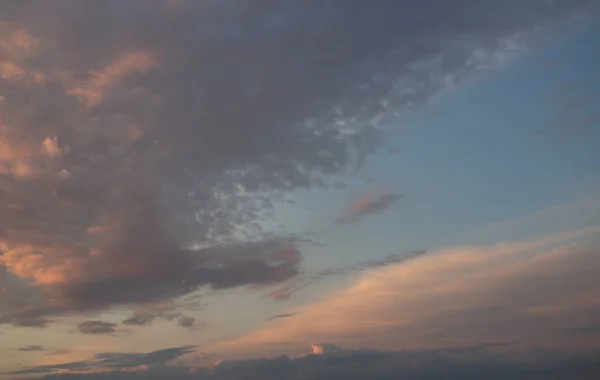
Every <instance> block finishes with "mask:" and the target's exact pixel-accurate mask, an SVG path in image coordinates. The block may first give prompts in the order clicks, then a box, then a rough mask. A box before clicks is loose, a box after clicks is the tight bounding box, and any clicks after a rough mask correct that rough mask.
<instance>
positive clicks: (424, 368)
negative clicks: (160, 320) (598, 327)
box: [19, 345, 600, 380]
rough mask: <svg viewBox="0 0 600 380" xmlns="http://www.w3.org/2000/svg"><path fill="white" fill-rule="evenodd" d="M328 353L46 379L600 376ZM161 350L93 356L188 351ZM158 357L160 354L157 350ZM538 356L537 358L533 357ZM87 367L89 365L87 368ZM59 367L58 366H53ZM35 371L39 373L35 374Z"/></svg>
mask: <svg viewBox="0 0 600 380" xmlns="http://www.w3.org/2000/svg"><path fill="white" fill-rule="evenodd" d="M329 346H330V348H329V349H328V350H324V351H323V352H321V353H319V354H308V355H304V356H300V357H296V358H293V357H289V356H286V355H282V356H278V357H274V358H268V359H267V358H260V359H252V360H245V361H242V360H231V361H225V362H221V363H220V364H218V365H217V366H216V367H214V368H212V369H209V368H200V369H198V370H196V371H193V372H192V373H190V371H189V370H187V369H186V368H181V367H174V366H171V367H168V366H162V367H155V368H154V369H150V370H148V371H144V372H124V371H118V372H117V371H114V372H108V373H92V374H81V375H77V374H61V375H58V374H57V375H46V376H43V377H42V379H47V380H63V379H64V380H67V379H68V380H99V379H114V380H121V379H123V380H129V379H139V378H144V379H159V378H171V377H173V378H177V379H182V380H187V379H190V380H191V379H207V380H208V379H213V380H221V379H223V380H224V379H261V380H269V379H291V380H294V379H305V380H321V379H323V380H325V379H353V380H366V379H375V380H388V379H401V378H407V379H422V380H441V379H480V378H486V379H498V380H500V379H524V380H545V379H548V378H552V379H557V380H572V379H577V380H594V379H596V378H597V375H598V374H599V373H600V361H598V357H594V356H588V357H573V356H571V355H565V354H558V355H557V354H553V353H548V352H543V355H542V356H541V357H540V356H539V354H538V355H537V356H538V357H537V358H532V356H531V355H527V356H526V357H525V358H521V359H511V358H507V357H505V356H503V355H501V354H498V353H494V351H493V350H491V349H490V347H486V346H476V347H469V348H466V349H455V348H449V349H441V350H432V351H408V350H406V351H399V352H386V351H377V350H368V349H359V350H344V349H341V348H339V347H335V346H333V345H329ZM166 351H167V350H163V352H160V355H159V354H157V355H155V357H152V358H151V357H150V355H151V354H142V355H138V354H101V355H98V356H97V357H96V360H97V362H96V363H97V365H98V367H96V368H103V369H106V368H108V369H110V368H115V367H121V368H124V369H127V368H134V367H137V366H139V365H140V364H141V363H143V364H149V363H154V362H159V363H165V362H166V361H167V360H165V359H167V358H170V359H173V358H176V357H178V356H180V355H181V354H182V353H188V352H189V349H187V348H183V349H172V351H170V352H168V353H167V352H166ZM157 353H158V352H157ZM534 356H536V355H534ZM90 363H93V362H91V361H90V362H77V363H70V364H63V365H60V366H55V367H52V366H47V367H36V368H31V369H29V371H30V372H25V371H27V370H24V371H21V372H19V373H51V372H52V371H57V370H58V369H71V368H76V369H81V368H88V369H90V368H93V367H91V366H90ZM86 365H87V366H88V367H86ZM57 367H60V368H57ZM36 370H38V372H35V371H36Z"/></svg>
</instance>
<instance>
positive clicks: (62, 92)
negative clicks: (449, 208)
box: [0, 0, 597, 327]
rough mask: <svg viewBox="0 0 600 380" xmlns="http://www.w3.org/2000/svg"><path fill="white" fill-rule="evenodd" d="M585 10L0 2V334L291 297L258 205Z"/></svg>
mask: <svg viewBox="0 0 600 380" xmlns="http://www.w3.org/2000/svg"><path fill="white" fill-rule="evenodd" d="M517 4H518V5H519V6H518V7H515V5H517ZM596 8H597V2H595V1H592V0H589V1H585V0H578V1H570V2H548V1H545V0H534V1H531V2H528V3H527V5H523V4H522V3H521V2H511V1H508V2H497V1H484V2H482V1H479V0H460V1H453V2H447V1H441V0H428V1H425V2H423V1H414V0H404V1H395V0H394V1H392V0H389V1H388V0H384V1H380V2H377V4H371V3H369V4H367V2H365V1H362V0H350V1H349V0H343V1H332V2H327V3H323V4H313V3H306V2H305V1H299V0H286V1H279V0H267V1H260V2H248V1H202V2H198V1H185V0H182V1H168V2H167V1H165V2H159V1H141V0H124V1H109V2H102V4H100V3H99V2H89V1H75V0H67V1H47V2H31V1H20V0H7V1H2V2H1V4H0V115H1V119H0V265H1V266H2V268H1V269H2V272H0V276H2V277H5V276H7V277H10V278H11V281H14V280H17V282H18V284H13V285H11V293H12V294H16V293H15V292H17V289H19V291H20V290H23V292H24V294H25V293H26V296H24V297H17V299H11V300H10V302H8V301H2V303H1V304H0V307H1V308H2V309H1V310H0V312H2V315H0V323H10V324H12V325H17V326H38V327H39V326H44V325H46V324H47V323H48V322H49V320H50V319H52V317H53V316H55V315H60V314H65V313H76V312H82V311H86V312H87V311H90V310H100V309H107V308H110V307H113V306H117V305H132V304H139V303H147V302H152V301H159V300H165V299H171V298H173V297H177V296H180V295H183V294H186V293H189V292H192V291H194V290H197V289H198V288H199V287H205V286H206V287H213V288H231V287H238V286H245V285H260V284H273V283H278V282H284V281H287V280H289V279H290V278H292V277H294V276H295V275H296V274H297V273H298V267H299V265H300V262H301V252H300V248H301V247H299V246H298V244H297V242H295V241H292V240H290V239H288V238H287V237H283V236H273V235H272V234H269V233H268V232H269V231H265V230H264V229H263V227H262V226H263V223H262V222H263V221H265V220H267V219H269V218H270V217H271V206H270V205H272V204H273V203H276V201H277V200H279V199H283V197H284V196H285V195H286V194H287V192H289V191H293V190H296V189H306V188H313V187H318V186H328V181H329V177H328V176H329V175H332V174H343V173H346V172H347V170H348V169H351V168H356V167H360V165H361V164H362V162H363V161H364V160H365V158H366V157H367V156H368V155H369V154H370V153H372V152H373V151H374V150H375V149H376V148H377V147H378V146H380V145H381V143H382V141H383V134H382V130H381V126H382V125H384V124H385V123H387V122H389V121H390V120H392V118H393V117H394V115H396V114H398V113H401V112H403V111H404V110H408V109H411V108H414V107H415V106H418V105H420V104H422V103H423V102H426V101H427V100H428V99H431V97H433V96H435V95H436V94H437V93H439V92H440V91H442V90H447V89H451V88H453V87H455V86H456V85H458V84H460V83H462V82H463V81H464V80H465V79H467V78H469V77H470V76H471V74H472V73H474V72H477V71H478V70H481V69H486V68H490V67H492V68H493V67H495V66H497V65H498V64H502V63H503V62H506V61H507V60H509V59H510V58H511V57H512V56H513V55H514V54H515V52H518V51H519V50H520V49H521V48H523V47H524V46H526V45H527V44H528V43H529V42H531V41H535V38H534V37H536V36H540V35H541V34H543V33H542V32H544V31H547V30H548V28H549V27H551V26H554V25H558V24H560V23H559V22H560V21H562V20H566V19H568V18H570V17H571V16H573V15H575V14H579V13H585V12H586V11H588V12H589V11H595V10H596ZM557 23H558V24H557ZM547 27H548V28H547ZM534 32H535V33H534ZM536 33H537V34H536ZM540 33H541V34H540ZM394 200H395V198H394V197H393V196H391V195H388V196H386V197H383V198H382V199H379V200H378V201H375V202H371V203H369V204H365V205H363V206H361V208H360V210H358V211H357V212H358V214H357V215H361V214H364V213H370V212H373V211H376V210H377V209H382V208H385V207H387V205H389V204H390V203H391V202H392V201H394ZM0 281H2V282H4V280H3V279H2V278H0ZM0 297H1V298H5V297H6V295H4V293H2V294H0ZM130 322H132V323H133V320H132V321H130ZM137 322H139V321H137Z"/></svg>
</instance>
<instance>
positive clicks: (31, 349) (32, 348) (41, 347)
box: [15, 345, 44, 351]
mask: <svg viewBox="0 0 600 380" xmlns="http://www.w3.org/2000/svg"><path fill="white" fill-rule="evenodd" d="M43 349H44V346H37V345H31V346H25V347H19V348H15V350H17V351H42V350H43Z"/></svg>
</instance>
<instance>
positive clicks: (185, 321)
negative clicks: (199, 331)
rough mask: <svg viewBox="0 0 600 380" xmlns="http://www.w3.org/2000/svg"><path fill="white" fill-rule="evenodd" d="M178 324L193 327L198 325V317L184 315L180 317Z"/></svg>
mask: <svg viewBox="0 0 600 380" xmlns="http://www.w3.org/2000/svg"><path fill="white" fill-rule="evenodd" d="M177 325H178V326H181V327H184V328H188V329H189V328H192V327H194V326H196V318H192V317H184V316H182V317H179V319H178V320H177Z"/></svg>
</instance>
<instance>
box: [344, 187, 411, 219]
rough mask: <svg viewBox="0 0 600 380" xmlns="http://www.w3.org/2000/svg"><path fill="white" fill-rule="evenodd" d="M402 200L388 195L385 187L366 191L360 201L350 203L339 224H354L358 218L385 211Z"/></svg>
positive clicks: (391, 194) (394, 195) (390, 194)
mask: <svg viewBox="0 0 600 380" xmlns="http://www.w3.org/2000/svg"><path fill="white" fill-rule="evenodd" d="M401 198H402V196H401V195H399V194H393V193H390V192H389V190H388V189H387V188H386V187H385V186H380V187H377V188H374V189H370V190H368V191H367V192H366V193H365V194H364V195H363V196H362V197H361V198H360V199H358V200H357V201H355V202H354V203H352V205H350V206H349V207H348V208H346V210H344V215H343V216H342V217H340V218H339V220H338V221H339V222H341V223H350V222H356V221H358V220H359V219H360V218H362V217H364V216H366V215H370V214H375V213H378V212H382V211H385V210H387V209H389V208H390V207H392V205H393V204H394V203H396V202H397V201H398V200H400V199H401Z"/></svg>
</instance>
